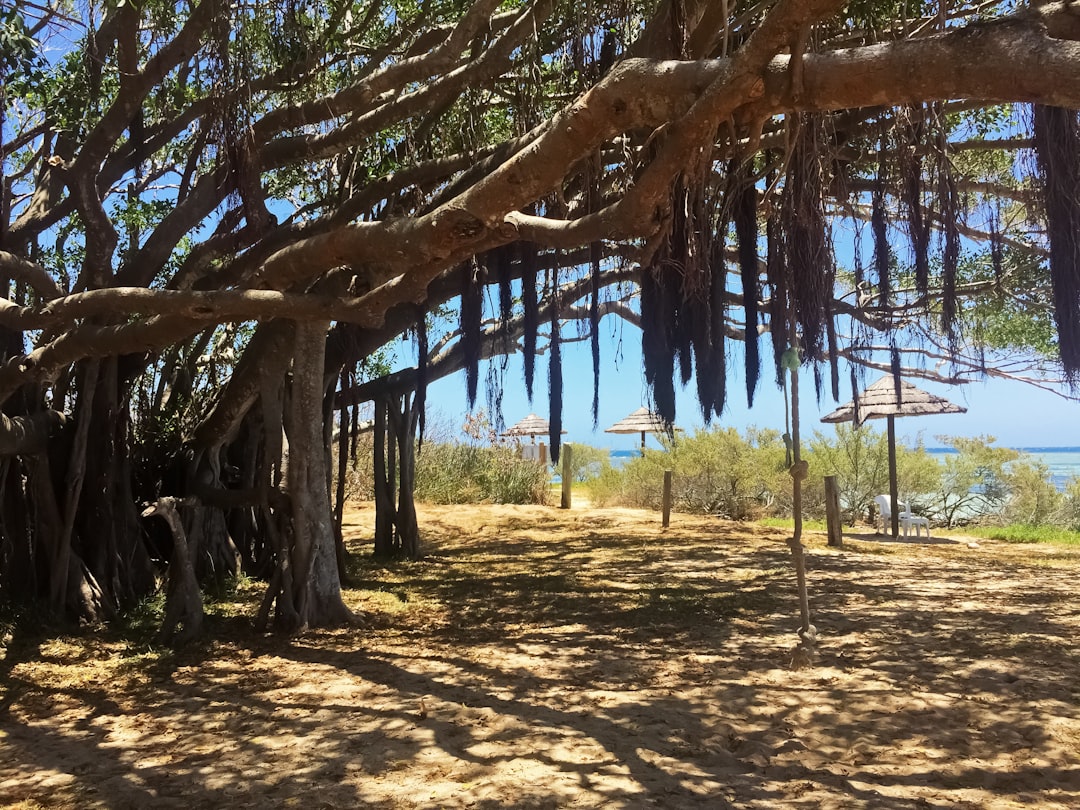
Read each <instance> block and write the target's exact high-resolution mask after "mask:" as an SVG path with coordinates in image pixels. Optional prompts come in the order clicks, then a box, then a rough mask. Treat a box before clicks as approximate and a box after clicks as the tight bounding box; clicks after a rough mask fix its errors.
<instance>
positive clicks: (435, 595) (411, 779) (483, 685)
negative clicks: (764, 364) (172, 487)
mask: <svg viewBox="0 0 1080 810" xmlns="http://www.w3.org/2000/svg"><path fill="white" fill-rule="evenodd" d="M420 517H421V525H422V526H423V527H425V529H424V531H425V538H426V550H427V552H428V554H429V557H428V558H427V559H426V560H425V561H423V562H419V563H403V564H397V565H394V566H390V567H386V568H383V567H379V566H376V565H374V564H373V563H370V562H363V563H361V564H360V565H359V567H358V568H357V569H356V570H354V571H352V576H353V578H354V580H355V581H356V582H355V584H356V586H357V587H355V588H352V589H350V590H349V591H348V592H347V598H348V600H349V602H350V604H352V605H353V606H355V607H356V608H357V609H359V610H361V611H363V612H364V614H365V617H366V618H365V627H364V628H362V629H351V630H343V631H336V632H322V633H313V634H310V635H307V636H304V637H301V638H298V639H292V640H283V639H280V638H276V637H260V636H255V635H254V634H252V633H251V632H250V630H248V629H247V628H248V624H249V622H248V620H247V619H246V618H236V617H233V615H232V609H233V608H236V609H239V610H241V611H247V615H250V611H251V609H252V608H251V607H250V605H247V604H242V605H239V606H235V605H230V604H228V603H225V604H223V605H222V604H219V605H216V606H215V611H217V613H216V614H215V615H214V616H211V619H210V631H211V632H212V633H215V634H216V636H217V638H218V639H219V640H218V641H215V642H213V643H207V644H206V645H205V646H203V647H201V648H199V649H196V650H189V651H186V652H184V653H182V654H180V655H176V656H174V655H172V654H167V653H163V652H162V651H160V650H155V649H152V648H146V647H139V646H138V645H135V644H133V643H132V642H131V641H130V640H127V641H125V640H122V639H118V638H101V639H96V640H87V639H82V638H74V637H51V638H46V639H41V638H38V639H27V640H22V639H8V640H6V641H5V642H4V643H5V645H6V647H7V649H6V654H5V656H4V659H3V663H2V667H0V673H2V674H3V681H2V686H3V689H4V694H3V697H2V698H0V805H2V804H4V803H7V805H11V804H15V806H22V807H26V808H32V807H39V806H44V807H80V808H81V807H108V808H125V807H133V808H134V807H139V808H143V807H177V808H181V807H182V808H202V807H230V808H233V807H237V808H238V807H260V808H263V807H304V808H309V809H311V810H313V809H314V808H346V807H395V808H397V807H400V808H411V807H447V808H455V807H473V808H496V807H553V808H554V807H597V808H599V807H605V808H607V807H657V806H658V807H678V808H682V807H694V806H700V807H710V808H715V807H725V806H731V807H740V808H743V807H745V808H775V807H781V806H782V807H805V808H831V807H836V808H841V807H842V808H851V807H866V808H916V807H930V808H945V807H972V808H1011V807H1016V808H1020V807H1023V808H1032V807H1039V808H1061V809H1064V808H1075V807H1080V764H1078V763H1080V717H1078V701H1080V679H1078V677H1077V673H1080V651H1078V645H1077V639H1078V638H1080V601H1078V600H1077V595H1076V585H1075V583H1076V581H1077V578H1076V575H1077V572H1078V570H1080V550H1077V551H1076V552H1066V551H1062V550H1060V549H1059V550H1054V549H1052V548H1046V547H1018V546H1009V545H1003V544H986V543H983V544H981V545H979V546H978V547H976V548H969V547H968V546H967V545H966V544H964V543H958V544H931V545H920V544H914V543H906V544H905V543H899V544H886V543H879V542H867V543H863V542H858V541H852V542H849V544H848V547H847V548H845V549H844V550H842V551H836V550H832V549H827V548H825V547H824V546H823V544H822V543H821V541H820V540H819V539H814V540H813V542H812V547H811V550H810V553H809V555H808V557H809V563H810V565H811V569H812V570H811V576H810V581H811V586H812V588H813V594H812V600H811V601H812V608H813V611H814V621H815V624H816V626H817V628H818V630H819V631H820V633H821V636H822V649H821V654H820V656H819V658H818V660H817V661H815V662H814V664H813V665H812V666H809V667H806V668H802V669H792V668H791V667H790V664H791V649H792V647H793V646H794V642H795V636H794V632H793V631H794V629H795V626H796V625H797V608H796V602H795V595H794V590H793V584H792V581H793V576H792V575H791V572H790V566H789V560H788V552H787V548H786V546H785V544H784V542H783V541H784V535H783V534H782V533H781V532H778V531H769V530H761V529H757V528H755V527H747V526H741V525H737V524H729V523H724V522H718V521H714V520H705V519H694V518H688V517H684V516H676V517H675V518H674V520H673V525H672V527H671V529H670V530H669V531H668V532H666V533H664V532H662V531H661V530H660V528H659V525H658V523H659V521H658V517H657V516H656V515H654V514H650V513H646V512H640V511H636V510H617V509H604V510H586V509H580V508H578V509H574V510H572V511H569V512H566V511H562V510H558V509H549V508H542V507H498V506H489V507H467V508H436V507H426V508H422V511H421V516H420ZM350 520H351V522H352V527H353V530H354V534H355V537H356V538H361V537H366V536H368V535H369V533H370V531H369V529H368V528H367V527H369V526H370V524H371V523H372V513H371V511H370V510H368V509H359V510H356V511H355V512H353V513H351V515H350ZM356 542H357V543H358V544H359V542H360V541H359V539H357V540H356ZM257 595H258V589H257V587H256V586H255V585H253V586H252V588H251V590H250V594H249V595H248V597H247V598H248V599H252V598H255V597H257ZM19 803H22V804H21V805H20V804H19Z"/></svg>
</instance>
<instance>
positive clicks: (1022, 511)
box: [1002, 459, 1065, 526]
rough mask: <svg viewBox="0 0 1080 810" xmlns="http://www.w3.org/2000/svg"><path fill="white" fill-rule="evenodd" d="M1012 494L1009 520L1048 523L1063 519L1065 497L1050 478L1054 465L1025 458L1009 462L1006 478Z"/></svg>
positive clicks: (1006, 512) (1007, 504)
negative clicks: (1061, 517)
mask: <svg viewBox="0 0 1080 810" xmlns="http://www.w3.org/2000/svg"><path fill="white" fill-rule="evenodd" d="M1006 481H1007V483H1008V488H1009V496H1008V499H1007V500H1006V502H1005V508H1004V511H1003V515H1002V516H1003V518H1004V519H1005V522H1006V523H1020V524H1024V525H1027V526H1045V525H1049V524H1051V523H1053V522H1055V520H1057V519H1059V513H1060V512H1061V510H1062V504H1063V502H1064V500H1065V499H1064V498H1063V497H1062V494H1061V493H1060V492H1058V490H1057V487H1055V486H1054V484H1053V482H1052V480H1051V478H1050V468H1049V467H1047V466H1046V465H1045V464H1042V463H1039V462H1033V461H1028V460H1026V459H1022V460H1020V461H1015V462H1013V463H1012V464H1010V465H1009V471H1008V474H1007V477H1006Z"/></svg>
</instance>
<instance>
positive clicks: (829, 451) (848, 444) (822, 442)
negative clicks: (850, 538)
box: [808, 424, 939, 525]
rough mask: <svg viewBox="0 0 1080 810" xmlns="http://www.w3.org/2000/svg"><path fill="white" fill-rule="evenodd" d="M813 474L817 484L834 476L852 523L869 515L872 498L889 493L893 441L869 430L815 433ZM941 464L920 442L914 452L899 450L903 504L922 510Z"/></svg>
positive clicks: (842, 428) (810, 458) (841, 428)
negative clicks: (924, 495) (923, 497)
mask: <svg viewBox="0 0 1080 810" xmlns="http://www.w3.org/2000/svg"><path fill="white" fill-rule="evenodd" d="M809 449H810V452H809V454H808V461H809V462H810V474H811V478H812V479H814V480H819V479H823V478H824V476H826V475H834V476H836V483H837V486H838V487H839V488H840V503H841V506H842V507H843V509H844V511H845V512H846V514H847V521H848V523H849V525H854V523H855V521H856V520H858V519H859V518H865V517H867V516H868V515H869V513H870V507H871V505H872V504H873V502H874V497H875V496H877V495H881V494H883V493H888V491H889V440H888V436H887V435H886V434H885V433H883V432H882V431H878V430H875V429H873V428H871V427H868V426H865V425H864V426H862V427H858V428H856V427H854V426H852V425H848V424H842V425H837V426H836V435H835V437H834V438H833V439H831V440H830V439H829V438H828V437H827V436H825V435H824V434H823V433H821V432H820V431H815V432H814V436H813V438H812V439H811V440H810V442H809ZM938 476H939V469H938V466H937V462H936V461H935V460H934V459H933V458H932V457H931V456H930V455H929V454H928V453H927V452H926V448H924V447H923V445H922V442H921V441H920V442H919V443H918V444H917V445H916V447H915V448H907V447H903V446H898V447H897V448H896V479H897V487H898V490H899V492H900V500H902V501H905V502H906V503H908V504H909V505H910V506H911V508H912V509H915V510H916V511H918V506H917V503H918V502H919V496H920V494H922V493H927V492H932V491H934V490H935V489H936V487H937V479H938Z"/></svg>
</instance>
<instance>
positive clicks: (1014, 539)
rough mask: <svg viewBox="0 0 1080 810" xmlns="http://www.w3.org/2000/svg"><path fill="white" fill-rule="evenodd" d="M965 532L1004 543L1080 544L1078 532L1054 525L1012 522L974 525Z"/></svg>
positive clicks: (1079, 533)
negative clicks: (994, 524)
mask: <svg viewBox="0 0 1080 810" xmlns="http://www.w3.org/2000/svg"><path fill="white" fill-rule="evenodd" d="M964 532H965V533H966V534H971V535H974V536H975V537H983V538H986V539H987V540H1000V541H1002V542H1005V543H1053V544H1055V545H1065V546H1080V532H1078V531H1075V530H1071V529H1064V528H1060V527H1056V526H1032V525H1027V524H1023V523H1013V524H1009V525H1008V526H976V527H972V528H968V529H965V530H964Z"/></svg>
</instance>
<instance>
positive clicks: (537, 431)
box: [503, 413, 566, 436]
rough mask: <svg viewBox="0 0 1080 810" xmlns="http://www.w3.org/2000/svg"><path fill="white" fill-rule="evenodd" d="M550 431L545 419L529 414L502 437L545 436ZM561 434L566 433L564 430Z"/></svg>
mask: <svg viewBox="0 0 1080 810" xmlns="http://www.w3.org/2000/svg"><path fill="white" fill-rule="evenodd" d="M550 431H551V425H550V424H549V423H548V420H547V419H543V418H541V417H539V416H537V415H536V414H535V413H530V414H529V415H528V416H526V417H525V418H524V419H522V420H521V421H520V422H518V423H517V424H516V425H514V426H513V427H511V428H509V429H507V430H506V432H504V433H503V436H547V435H548V433H549V432H550ZM563 433H566V431H565V430H564V431H563Z"/></svg>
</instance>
